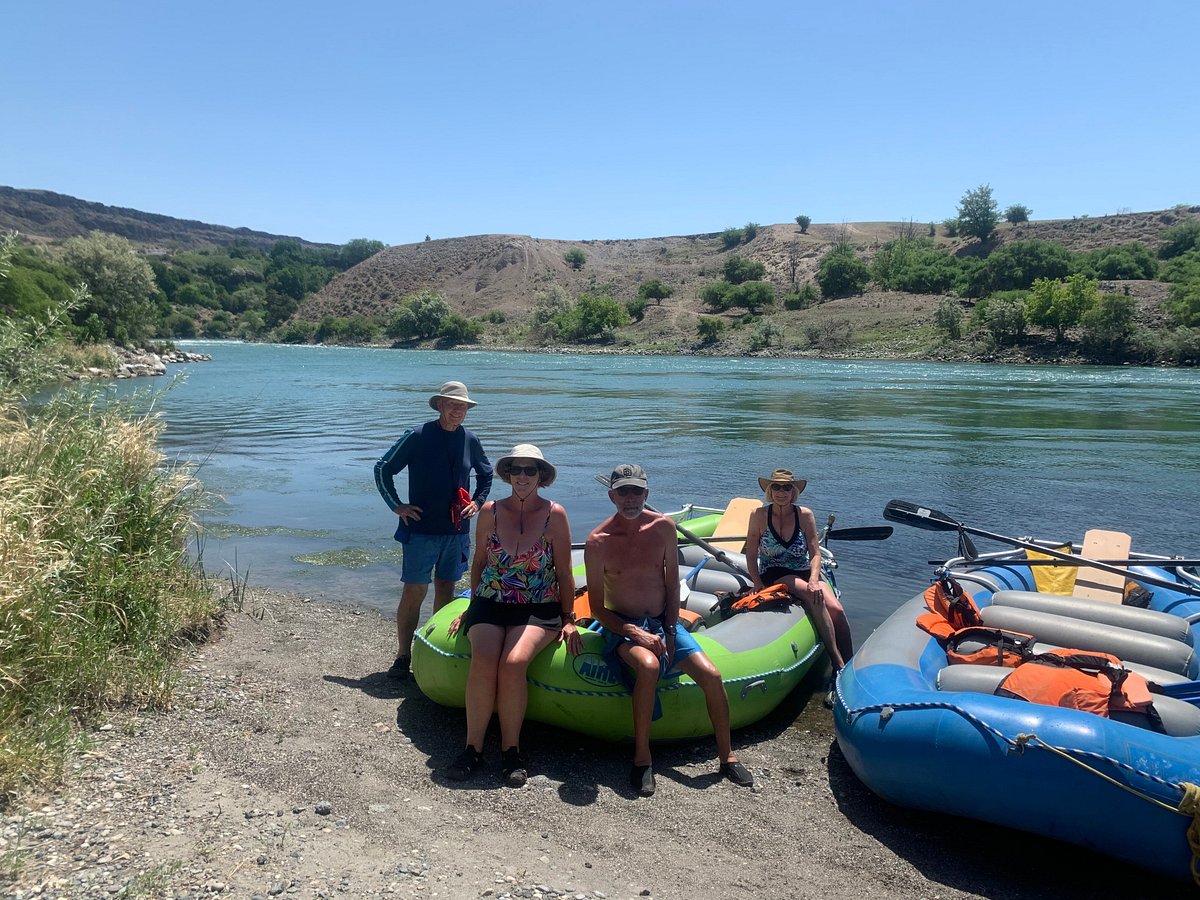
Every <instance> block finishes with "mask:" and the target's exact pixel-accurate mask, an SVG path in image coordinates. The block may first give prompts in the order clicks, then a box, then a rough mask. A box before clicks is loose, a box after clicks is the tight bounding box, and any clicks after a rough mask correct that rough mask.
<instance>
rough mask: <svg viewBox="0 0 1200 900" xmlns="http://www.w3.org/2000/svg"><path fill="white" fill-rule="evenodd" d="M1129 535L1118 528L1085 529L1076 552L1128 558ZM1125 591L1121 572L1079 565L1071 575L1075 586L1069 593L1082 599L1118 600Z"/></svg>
mask: <svg viewBox="0 0 1200 900" xmlns="http://www.w3.org/2000/svg"><path fill="white" fill-rule="evenodd" d="M1132 544H1133V539H1132V538H1131V537H1130V536H1129V535H1127V534H1125V533H1124V532H1122V531H1104V530H1102V529H1099V528H1092V529H1089V530H1088V532H1087V533H1086V534H1085V535H1084V536H1083V549H1082V550H1081V551H1080V553H1079V555H1080V556H1084V557H1087V558H1088V559H1128V558H1129V548H1130V547H1131V546H1132ZM1124 595H1125V576H1124V575H1118V574H1117V573H1116V572H1106V571H1104V570H1103V569H1097V568H1096V567H1095V566H1080V567H1079V571H1078V573H1077V574H1076V575H1075V590H1074V592H1073V593H1072V595H1071V596H1073V597H1082V598H1084V599H1085V600H1102V601H1104V602H1105V603H1120V602H1121V601H1122V600H1123V599H1124Z"/></svg>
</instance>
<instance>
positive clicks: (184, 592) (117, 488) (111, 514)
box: [0, 237, 220, 809]
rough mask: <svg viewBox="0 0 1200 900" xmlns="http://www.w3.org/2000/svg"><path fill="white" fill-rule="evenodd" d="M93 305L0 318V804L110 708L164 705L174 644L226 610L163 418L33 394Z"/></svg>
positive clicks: (4, 263)
mask: <svg viewBox="0 0 1200 900" xmlns="http://www.w3.org/2000/svg"><path fill="white" fill-rule="evenodd" d="M13 245H14V241H13V240H12V238H11V237H9V238H5V239H4V240H3V241H0V284H4V283H5V282H8V281H9V279H10V278H11V277H12V275H13V273H14V271H16V268H15V267H14V265H13V257H14V255H15V254H14V252H13V251H14V246H13ZM27 271H32V272H35V273H36V272H39V271H46V270H44V269H37V268H33V269H29V270H27ZM110 274H111V275H113V277H114V278H115V279H117V280H121V281H124V280H125V279H126V278H129V279H130V281H129V283H130V284H133V283H134V281H135V280H136V278H137V277H138V276H137V275H136V274H130V272H129V271H126V270H124V269H121V270H112V271H111V272H110ZM45 283H46V284H47V285H48V286H50V288H51V290H58V288H56V287H54V282H52V281H47V282H45ZM94 304H95V299H94V297H92V296H89V295H88V294H87V293H86V292H84V291H81V290H78V289H75V290H71V291H70V292H69V295H68V296H66V297H65V299H63V300H62V302H61V303H60V302H57V301H51V302H47V303H46V304H44V305H42V306H40V307H39V308H38V309H37V310H36V311H30V314H29V315H28V316H26V317H21V318H18V317H14V316H11V315H10V316H7V317H3V318H0V434H2V435H3V438H4V439H3V441H0V483H2V484H3V488H2V489H0V677H2V678H3V682H4V683H3V688H2V689H0V809H2V808H5V807H7V806H8V805H9V804H11V803H12V802H13V801H14V800H15V799H17V798H18V797H19V796H21V794H22V793H23V792H24V791H26V790H28V789H29V788H31V787H35V786H39V785H45V784H49V783H52V782H53V781H54V780H55V779H56V778H58V777H59V775H60V774H61V772H62V767H63V763H64V761H65V760H66V759H67V757H68V755H69V754H70V753H71V751H72V750H74V749H75V748H76V747H77V746H79V743H80V741H81V740H82V739H83V731H82V729H81V727H80V726H81V725H84V724H86V723H87V722H88V721H89V720H91V719H92V718H93V717H94V716H95V715H96V714H97V713H98V712H99V711H100V710H101V709H102V708H103V707H104V706H106V705H108V704H111V703H118V702H134V703H139V704H148V705H156V704H161V703H164V702H166V701H167V700H168V699H169V697H170V694H171V689H172V686H173V684H174V681H175V678H176V672H177V661H178V651H179V650H180V649H181V647H182V646H183V644H184V642H185V641H187V640H188V639H189V637H194V636H196V635H198V634H201V633H203V632H204V631H205V630H206V629H207V628H208V627H209V626H210V625H211V623H212V622H213V618H214V616H215V615H216V614H217V613H218V610H219V607H220V603H219V602H218V601H217V600H215V599H214V592H213V591H212V589H211V586H210V585H209V584H208V583H207V582H206V580H205V578H204V576H203V574H202V572H201V570H200V569H199V567H198V565H197V564H196V563H195V562H194V561H192V560H191V559H190V558H189V556H188V554H187V549H186V538H187V535H188V532H189V530H190V528H191V527H192V510H193V508H194V506H195V505H196V504H197V503H198V502H200V497H199V493H198V490H197V487H198V486H197V484H196V483H195V481H194V480H193V479H192V478H191V477H190V476H189V473H188V472H187V471H186V470H184V469H181V468H177V467H172V466H170V465H167V464H166V463H165V460H164V458H163V456H162V454H161V453H159V451H158V449H157V446H156V444H157V437H158V432H159V427H158V424H157V423H156V421H155V420H154V419H153V418H150V417H145V416H143V417H138V416H134V415H133V414H132V413H131V411H130V410H129V409H127V408H124V407H120V406H114V405H112V404H106V405H105V406H104V407H103V408H101V407H100V406H97V405H96V404H95V403H94V402H93V401H92V400H90V399H89V398H88V397H87V396H86V395H85V394H84V393H82V392H80V391H79V390H77V389H67V390H64V391H61V392H59V393H57V394H56V395H55V396H54V398H53V399H51V400H50V401H48V402H46V403H44V404H31V403H29V402H27V401H26V400H25V395H26V393H27V392H28V391H29V390H31V389H33V388H36V387H39V386H41V385H42V384H43V383H44V382H45V380H46V379H48V378H50V377H52V375H53V374H54V372H55V371H56V370H57V367H58V365H59V358H58V351H57V348H58V347H60V346H61V342H62V341H63V340H64V338H65V337H66V338H68V340H70V337H74V336H78V334H79V326H78V321H79V316H80V315H81V312H85V311H86V318H85V319H84V321H90V320H91V319H92V316H93V315H95V316H96V317H97V318H98V319H100V320H101V321H103V320H104V319H103V312H102V311H101V312H98V311H97V309H98V307H96V306H95V305H94ZM112 321H113V322H117V321H119V320H117V319H114V320H112ZM73 323H74V324H73ZM68 336H70V337H68ZM130 336H131V337H132V335H130Z"/></svg>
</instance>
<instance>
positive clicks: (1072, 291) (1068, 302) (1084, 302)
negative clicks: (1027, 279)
mask: <svg viewBox="0 0 1200 900" xmlns="http://www.w3.org/2000/svg"><path fill="white" fill-rule="evenodd" d="M1099 295H1100V289H1099V285H1098V284H1097V282H1096V281H1095V280H1093V279H1090V278H1088V277H1087V276H1086V275H1083V274H1081V273H1077V274H1075V275H1071V276H1070V277H1069V278H1067V279H1066V280H1065V281H1055V280H1052V279H1049V278H1039V279H1038V280H1037V281H1035V282H1034V283H1033V286H1032V287H1031V288H1030V291H1029V299H1028V300H1027V301H1026V304H1025V313H1026V316H1027V317H1028V319H1029V321H1030V322H1032V323H1033V324H1034V325H1039V326H1041V327H1043V328H1053V329H1054V339H1055V340H1056V341H1062V339H1063V338H1064V337H1065V336H1066V330H1067V329H1068V328H1070V327H1072V326H1074V325H1078V324H1079V322H1080V321H1081V320H1082V318H1083V314H1084V313H1085V312H1087V311H1088V309H1090V308H1091V307H1092V306H1093V305H1095V303H1096V301H1097V299H1098V298H1099Z"/></svg>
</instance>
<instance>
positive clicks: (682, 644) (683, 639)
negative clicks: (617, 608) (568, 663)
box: [600, 613, 700, 678]
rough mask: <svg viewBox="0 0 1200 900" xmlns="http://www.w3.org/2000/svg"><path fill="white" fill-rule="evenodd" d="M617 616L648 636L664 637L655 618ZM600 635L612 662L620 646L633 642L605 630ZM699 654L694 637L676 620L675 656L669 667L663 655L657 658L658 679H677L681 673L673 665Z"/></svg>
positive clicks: (659, 622) (661, 623) (660, 625)
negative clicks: (645, 632) (646, 632)
mask: <svg viewBox="0 0 1200 900" xmlns="http://www.w3.org/2000/svg"><path fill="white" fill-rule="evenodd" d="M617 615H618V616H620V617H621V618H622V619H624V620H625V621H626V622H630V623H632V624H634V625H636V626H637V627H638V628H640V629H642V630H643V631H648V632H650V634H653V635H655V636H657V637H664V633H663V622H662V619H660V618H658V617H657V616H641V617H637V616H625V615H621V613H617ZM600 633H601V634H602V635H603V636H604V641H605V653H606V654H611V656H612V659H613V660H614V661H616V660H617V658H618V657H617V655H616V652H617V648H618V647H620V646H621V645H622V644H632V643H633V641H632V640H631V639H630V638H627V637H622V636H620V635H618V634H614V633H613V632H611V631H609V630H608V629H607V628H601V629H600ZM699 652H700V644H698V643H697V642H696V639H695V638H694V637H692V635H691V634H690V633H689V632H688V630H687V629H686V628H683V627H682V626H680V624H679V622H678V620H677V621H676V622H675V656H674V658H673V659H672V660H671V665H670V666H668V665H667V656H666V654H665V653H664V654H663V655H662V656H660V657H659V658H658V677H659V678H678V677H679V676H680V675H682V674H683V673H682V672H681V671H680V670H679V669H678V668H677V667H676V665H675V664H676V663H678V662H679V661H680V660H681V659H687V658H688V657H689V656H691V655H692V654H693V653H699ZM621 668H622V669H623V668H624V666H622V667H621Z"/></svg>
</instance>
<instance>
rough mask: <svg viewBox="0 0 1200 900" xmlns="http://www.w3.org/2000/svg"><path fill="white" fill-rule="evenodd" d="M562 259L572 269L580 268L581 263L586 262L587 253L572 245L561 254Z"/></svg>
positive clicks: (581, 266)
mask: <svg viewBox="0 0 1200 900" xmlns="http://www.w3.org/2000/svg"><path fill="white" fill-rule="evenodd" d="M563 260H565V261H566V263H567V265H569V266H570V267H571V268H572V269H582V268H583V264H584V263H585V262H587V255H586V254H585V253H584V252H583V251H582V250H580V249H579V248H578V247H572V248H571V249H570V250H568V251H567V252H566V253H564V254H563Z"/></svg>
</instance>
